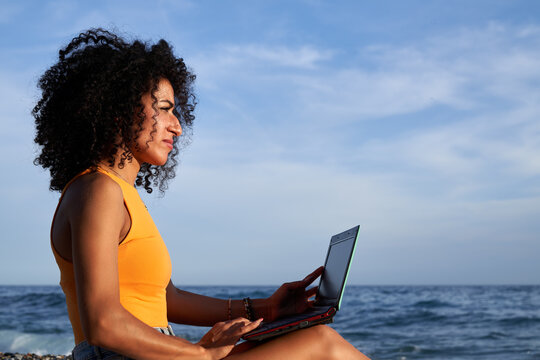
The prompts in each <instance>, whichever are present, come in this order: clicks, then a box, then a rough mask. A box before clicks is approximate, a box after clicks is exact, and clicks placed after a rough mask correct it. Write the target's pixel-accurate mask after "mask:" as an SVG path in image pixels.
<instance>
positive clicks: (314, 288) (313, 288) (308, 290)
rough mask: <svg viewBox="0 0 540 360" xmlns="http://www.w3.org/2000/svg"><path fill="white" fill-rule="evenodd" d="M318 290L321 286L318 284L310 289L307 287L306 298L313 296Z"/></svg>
mask: <svg viewBox="0 0 540 360" xmlns="http://www.w3.org/2000/svg"><path fill="white" fill-rule="evenodd" d="M317 290H319V287H318V286H314V287H312V288H310V289H307V290H306V298H308V299H309V298H310V297H313V296H315V295H316V294H317Z"/></svg>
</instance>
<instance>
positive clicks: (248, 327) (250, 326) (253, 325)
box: [241, 318, 264, 335]
mask: <svg viewBox="0 0 540 360" xmlns="http://www.w3.org/2000/svg"><path fill="white" fill-rule="evenodd" d="M263 320H264V319H263V318H260V319H258V320H255V321H253V322H252V323H251V324H247V325H244V326H243V327H242V329H241V330H242V334H241V335H243V334H245V333H248V332H250V331H251V330H254V329H256V328H258V327H259V325H261V323H262V322H263Z"/></svg>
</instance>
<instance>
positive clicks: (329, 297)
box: [242, 225, 360, 340]
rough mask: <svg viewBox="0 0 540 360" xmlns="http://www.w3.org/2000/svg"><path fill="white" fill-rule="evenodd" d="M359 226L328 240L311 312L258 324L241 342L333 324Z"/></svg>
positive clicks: (309, 310)
mask: <svg viewBox="0 0 540 360" xmlns="http://www.w3.org/2000/svg"><path fill="white" fill-rule="evenodd" d="M359 229H360V225H358V226H355V227H353V228H352V229H349V230H346V231H344V232H342V233H339V234H337V235H334V236H332V238H331V239H330V246H329V247H328V253H327V254H326V261H325V264H324V271H323V273H322V275H321V280H320V282H319V289H318V290H317V295H316V296H315V304H314V306H313V307H312V308H310V309H308V310H307V311H306V312H303V313H301V314H296V315H292V316H287V317H283V318H280V319H277V320H275V321H272V322H268V323H264V322H263V323H262V324H261V325H260V326H259V327H258V328H256V329H255V330H252V331H251V332H249V333H247V334H245V335H244V336H243V337H242V338H243V339H244V340H265V339H268V338H271V337H274V336H279V335H283V334H286V333H288V332H291V331H295V330H298V329H303V328H306V327H310V326H313V325H318V324H327V323H331V322H333V319H334V315H335V314H336V312H337V311H338V310H339V308H340V305H341V300H342V298H343V289H344V288H345V283H346V282H347V275H348V274H349V268H350V266H351V263H352V260H353V256H354V251H355V249H356V240H357V238H358V231H359Z"/></svg>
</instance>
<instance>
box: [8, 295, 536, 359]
mask: <svg viewBox="0 0 540 360" xmlns="http://www.w3.org/2000/svg"><path fill="white" fill-rule="evenodd" d="M275 288H276V287H271V286H232V287H225V286H186V287H183V289H185V290H188V291H192V292H197V293H200V294H204V295H208V296H215V297H221V298H228V297H233V298H243V297H246V296H249V297H251V298H258V297H267V296H269V295H270V294H271V293H272V292H273V290H275ZM330 326H332V327H333V328H334V329H336V330H337V331H338V332H339V333H340V334H341V335H342V336H343V337H344V338H346V339H347V340H348V341H349V342H351V343H352V344H353V345H354V346H356V347H357V348H358V349H360V350H361V351H362V352H363V353H365V354H366V355H368V356H369V357H371V358H372V359H396V360H408V359H490V360H497V359H505V360H508V359H519V360H523V359H540V286H348V287H347V288H346V291H345V296H344V298H343V303H342V309H341V311H339V312H338V314H337V316H336V317H335V322H334V323H333V324H331V325H330ZM173 329H174V331H175V333H176V335H178V336H182V337H184V338H186V339H188V340H191V341H197V340H199V339H200V337H201V336H202V335H203V334H204V333H205V332H206V331H207V328H203V327H192V326H182V325H175V324H173ZM72 347H73V334H72V333H71V327H70V324H69V319H68V316H67V312H66V306H65V302H64V295H63V293H62V290H61V289H60V287H59V286H0V352H19V353H28V352H32V353H36V354H41V355H43V354H67V353H69V352H70V350H71V348H72Z"/></svg>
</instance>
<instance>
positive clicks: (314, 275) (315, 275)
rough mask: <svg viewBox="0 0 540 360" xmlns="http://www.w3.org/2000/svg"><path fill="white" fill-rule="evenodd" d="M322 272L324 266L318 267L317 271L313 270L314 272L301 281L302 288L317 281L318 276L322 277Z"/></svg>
mask: <svg viewBox="0 0 540 360" xmlns="http://www.w3.org/2000/svg"><path fill="white" fill-rule="evenodd" d="M323 271H324V266H319V267H318V268H317V269H315V271H313V272H312V273H311V274H309V275H308V276H306V277H305V278H304V280H302V283H303V284H304V286H308V285H309V284H311V283H312V282H313V281H315V279H317V278H318V277H319V276H321V275H322V273H323Z"/></svg>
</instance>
